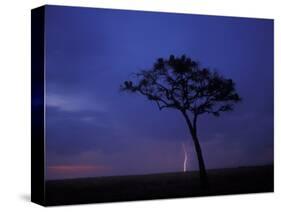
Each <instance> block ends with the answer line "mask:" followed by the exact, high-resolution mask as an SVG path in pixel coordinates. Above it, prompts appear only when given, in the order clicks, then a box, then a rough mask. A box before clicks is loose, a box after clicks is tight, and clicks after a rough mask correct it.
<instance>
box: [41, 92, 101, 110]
mask: <svg viewBox="0 0 281 212" xmlns="http://www.w3.org/2000/svg"><path fill="white" fill-rule="evenodd" d="M46 105H47V107H56V108H58V109H59V110H61V111H68V112H75V111H83V110H92V111H99V112H103V111H105V110H106V108H105V105H104V104H103V103H101V102H100V101H98V100H96V99H94V98H93V97H91V98H87V97H84V96H81V95H74V94H72V95H69V94H64V95H61V94H56V93H50V92H48V93H47V97H46Z"/></svg>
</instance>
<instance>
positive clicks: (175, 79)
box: [121, 55, 241, 186]
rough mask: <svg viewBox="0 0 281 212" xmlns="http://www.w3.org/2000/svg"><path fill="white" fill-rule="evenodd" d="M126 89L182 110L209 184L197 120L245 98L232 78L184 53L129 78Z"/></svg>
mask: <svg viewBox="0 0 281 212" xmlns="http://www.w3.org/2000/svg"><path fill="white" fill-rule="evenodd" d="M121 90H122V91H128V92H133V93H139V94H141V95H143V96H146V97H147V98H148V100H151V101H153V102H155V104H156V105H157V106H158V108H159V110H162V109H165V108H170V109H176V110H177V111H179V112H180V113H181V114H182V115H183V117H184V120H185V122H186V124H187V128H188V130H189V132H190V134H191V137H192V139H193V142H194V146H195V150H196V153H197V158H198V164H199V170H200V180H201V184H202V185H203V186H207V185H208V179H207V173H206V168H205V163H204V159H203V155H202V151H201V146H200V142H199V139H198V130H197V121H198V117H199V116H200V115H202V114H212V115H214V116H219V115H220V114H221V113H222V112H226V111H231V110H232V109H233V106H234V103H237V102H239V101H240V100H241V98H240V96H239V95H238V93H237V92H236V90H235V84H234V82H233V81H232V80H231V79H226V78H224V77H223V76H221V75H220V74H218V73H217V72H215V71H211V70H210V69H207V68H201V67H200V65H199V64H198V62H196V61H193V60H192V59H191V58H189V57H186V56H185V55H182V56H181V57H175V56H173V55H171V56H170V57H169V59H163V58H159V59H158V60H157V61H156V62H155V63H154V65H153V67H152V68H151V69H148V70H142V71H140V72H139V73H136V74H135V79H134V80H133V81H131V80H130V81H125V82H124V83H123V84H122V85H121Z"/></svg>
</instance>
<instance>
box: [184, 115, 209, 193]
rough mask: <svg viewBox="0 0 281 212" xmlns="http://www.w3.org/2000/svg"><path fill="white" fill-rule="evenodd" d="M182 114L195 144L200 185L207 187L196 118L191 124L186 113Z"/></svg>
mask: <svg viewBox="0 0 281 212" xmlns="http://www.w3.org/2000/svg"><path fill="white" fill-rule="evenodd" d="M183 115H184V117H185V120H186V123H187V126H188V128H189V131H190V134H191V137H192V139H193V143H194V146H195V150H196V154H197V159H198V165H199V172H200V181H201V186H202V187H203V188H207V187H208V186H209V183H208V176H207V172H206V168H205V163H204V159H203V154H202V150H201V146H200V143H199V139H198V136H197V129H196V121H197V119H196V118H195V119H194V121H193V125H192V123H191V122H190V119H189V118H188V116H187V114H186V113H184V112H183Z"/></svg>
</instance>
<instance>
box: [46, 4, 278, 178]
mask: <svg viewBox="0 0 281 212" xmlns="http://www.w3.org/2000/svg"><path fill="white" fill-rule="evenodd" d="M170 54H174V55H182V54H186V55H188V56H190V57H191V58H192V59H195V60H198V61H200V63H201V65H202V66H204V67H210V68H213V69H216V70H217V71H218V72H219V73H221V74H223V75H224V76H225V77H227V78H232V79H233V80H234V81H235V82H236V86H237V90H238V92H239V94H240V95H241V97H242V98H243V102H241V103H239V104H237V105H236V107H235V110H234V111H233V112H230V113H225V114H222V116H221V117H219V118H216V117H213V116H208V115H203V116H201V117H200V118H199V123H198V128H199V129H198V130H199V138H200V141H201V146H202V150H203V155H204V159H205V163H206V167H207V168H208V169H211V168H222V167H238V166H246V165H262V164H268V163H272V162H273V21H272V20H266V19H248V18H231V17H215V16H198V15H182V14H168V13H150V12H136V11H122V10H103V9H89V8H75V7H56V6H47V7H46V89H47V94H46V95H47V107H46V122H47V134H46V139H47V140H46V148H47V149H46V151H47V152H46V159H47V164H46V171H47V178H48V179H54V178H56V179H57V178H74V177H88V176H105V175H128V174H147V173H159V172H174V171H182V170H183V161H184V152H183V149H182V142H185V144H186V146H187V151H188V170H195V169H197V168H198V167H197V158H196V155H195V150H194V146H193V143H192V140H191V137H190V135H189V132H188V131H187V126H186V125H185V122H184V119H183V117H182V116H181V114H180V113H179V112H177V111H176V110H163V111H161V112H160V111H159V110H158V108H157V107H156V105H155V104H153V103H152V102H149V101H148V100H146V99H145V98H144V97H142V96H139V95H133V94H127V93H121V92H120V91H119V86H120V84H121V83H122V82H123V81H124V80H127V79H129V78H130V77H131V74H132V73H134V72H137V71H139V70H140V69H145V68H150V67H151V66H152V64H153V62H154V61H155V60H156V59H157V58H159V57H169V55H170Z"/></svg>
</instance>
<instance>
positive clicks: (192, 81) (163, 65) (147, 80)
mask: <svg viewBox="0 0 281 212" xmlns="http://www.w3.org/2000/svg"><path fill="white" fill-rule="evenodd" d="M121 89H122V90H124V91H129V92H139V93H140V94H142V95H144V96H146V97H147V98H148V99H149V100H152V101H154V102H155V103H156V104H157V106H158V108H159V109H160V110H162V109H164V108H172V109H178V110H180V111H182V112H183V113H187V112H191V113H193V114H194V115H195V116H198V115H200V114H203V113H209V114H213V115H215V116H219V115H220V113H221V112H225V111H230V110H232V109H233V104H234V103H236V102H238V101H240V100H241V98H240V96H239V95H238V93H237V92H236V90H235V84H234V82H233V81H232V80H231V79H227V78H224V77H223V76H222V75H220V74H218V73H217V72H216V71H212V70H210V69H208V68H202V67H200V65H199V63H198V62H196V61H194V60H192V59H191V58H189V57H186V56H185V55H182V56H181V57H175V56H174V55H171V56H170V57H169V59H163V58H159V59H158V60H157V61H156V62H155V63H154V65H153V67H152V68H151V69H148V70H142V71H140V72H139V73H136V74H135V81H125V82H124V84H123V85H121Z"/></svg>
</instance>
